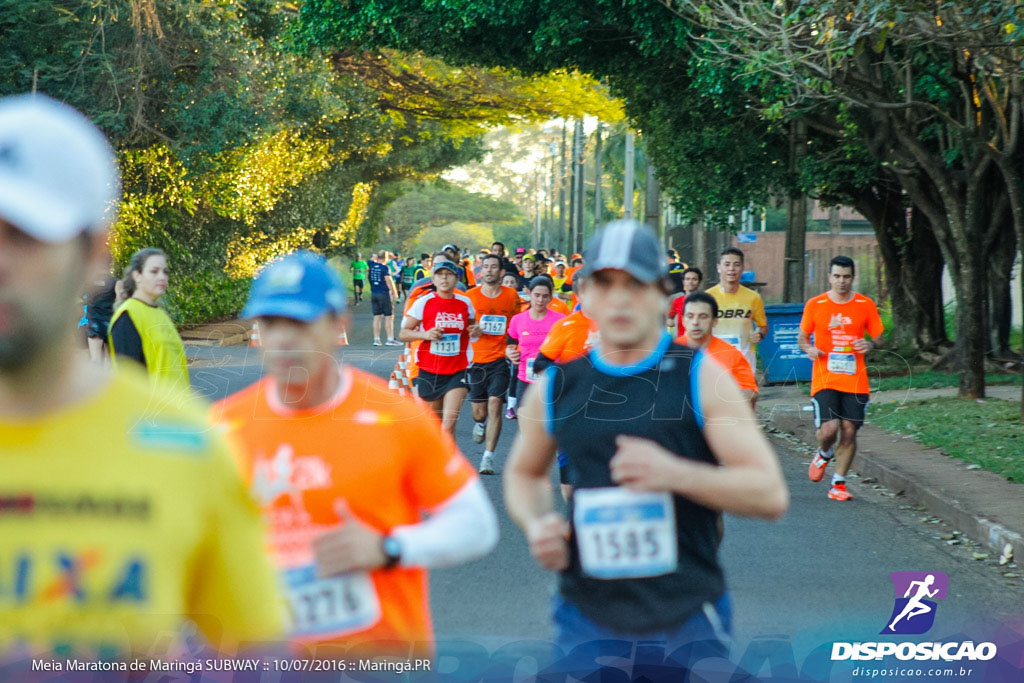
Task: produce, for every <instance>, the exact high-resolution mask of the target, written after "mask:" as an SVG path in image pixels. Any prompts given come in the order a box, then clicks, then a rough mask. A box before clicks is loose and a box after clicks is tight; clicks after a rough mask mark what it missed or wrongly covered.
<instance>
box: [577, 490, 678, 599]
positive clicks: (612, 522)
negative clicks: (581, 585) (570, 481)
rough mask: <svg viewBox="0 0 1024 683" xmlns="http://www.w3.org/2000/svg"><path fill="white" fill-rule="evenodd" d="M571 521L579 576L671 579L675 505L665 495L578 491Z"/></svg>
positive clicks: (674, 553)
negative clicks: (663, 576) (577, 550)
mask: <svg viewBox="0 0 1024 683" xmlns="http://www.w3.org/2000/svg"><path fill="white" fill-rule="evenodd" d="M573 505H574V511H573V522H574V525H575V531H576V542H577V547H578V548H579V553H580V564H581V566H582V568H583V572H584V573H585V574H587V575H588V576H591V577H593V578H596V579H626V578H645V577H651V576H660V575H662V574H671V573H672V572H674V571H676V568H677V566H678V557H677V542H678V541H677V536H676V517H675V505H674V503H673V501H672V496H671V495H670V494H668V493H666V492H660V493H654V492H652V493H637V492H633V491H628V490H626V489H624V488H621V487H618V486H613V487H607V488H595V489H578V490H577V491H576V492H575V493H574V494H573Z"/></svg>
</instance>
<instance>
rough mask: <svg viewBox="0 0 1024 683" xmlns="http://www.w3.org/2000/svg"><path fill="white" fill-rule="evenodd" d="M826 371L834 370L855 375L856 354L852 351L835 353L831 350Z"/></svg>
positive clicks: (842, 373) (841, 373)
mask: <svg viewBox="0 0 1024 683" xmlns="http://www.w3.org/2000/svg"><path fill="white" fill-rule="evenodd" d="M827 367H828V371H829V372H835V373H838V374H840V375H855V374H857V356H856V354H853V353H836V352H835V351H833V352H832V353H830V354H828V366H827Z"/></svg>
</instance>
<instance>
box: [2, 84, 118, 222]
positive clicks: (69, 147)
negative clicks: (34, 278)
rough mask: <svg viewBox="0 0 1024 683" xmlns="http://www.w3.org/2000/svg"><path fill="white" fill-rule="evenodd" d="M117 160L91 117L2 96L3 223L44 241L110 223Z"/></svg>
mask: <svg viewBox="0 0 1024 683" xmlns="http://www.w3.org/2000/svg"><path fill="white" fill-rule="evenodd" d="M119 196H120V184H119V182H118V173H117V162H116V160H115V158H114V151H113V150H112V149H111V147H110V144H109V143H108V142H107V139H106V138H105V137H104V136H103V133H101V132H100V130H99V128H97V127H96V126H95V125H93V123H92V122H91V121H89V119H87V118H86V117H85V116H83V115H82V114H81V113H79V112H78V111H77V110H75V109H73V108H72V107H69V106H68V105H66V104H61V103H60V102H57V101H56V100H53V99H50V98H49V97H46V96H45V95H17V96H14V97H4V98H0V218H3V219H4V220H6V221H7V222H9V223H11V224H13V225H15V226H17V228H18V229H19V230H22V231H24V232H25V233H27V234H29V235H31V236H32V237H34V238H36V239H38V240H41V241H44V242H66V241H67V240H69V239H71V238H73V237H75V236H76V235H78V234H79V233H81V232H82V231H83V230H89V231H93V232H101V231H103V230H105V229H106V228H107V226H108V225H109V224H110V223H111V222H112V221H113V219H114V216H115V214H116V211H117V205H116V202H117V199H118V197H119Z"/></svg>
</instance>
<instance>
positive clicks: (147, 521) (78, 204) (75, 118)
mask: <svg viewBox="0 0 1024 683" xmlns="http://www.w3.org/2000/svg"><path fill="white" fill-rule="evenodd" d="M118 196H119V192H118V178H117V170H116V165H115V161H114V153H113V151H112V150H111V149H110V146H109V145H108V144H107V142H106V140H105V139H104V138H103V135H102V133H100V131H99V130H98V129H96V127H95V126H93V125H92V124H91V123H90V122H89V121H88V120H87V119H86V118H85V117H84V116H82V115H81V114H79V113H78V112H77V111H75V110H73V109H71V108H70V107H67V106H65V105H63V104H59V103H58V102H55V101H53V100H51V99H49V98H46V97H43V96H35V97H30V96H22V97H12V98H7V99H3V100H0V462H3V475H2V482H3V483H2V487H3V491H2V492H0V495H2V496H3V499H2V504H0V509H3V510H4V511H5V513H6V514H3V515H2V517H0V519H2V520H3V532H2V533H0V557H3V558H5V563H13V564H9V565H8V566H16V567H18V569H17V570H16V571H17V572H18V576H20V578H19V579H14V575H11V574H6V578H5V579H4V580H3V585H4V588H3V589H2V590H0V660H3V659H4V658H5V655H6V654H7V653H9V652H10V648H11V646H12V645H15V644H17V645H21V646H27V647H28V649H29V650H30V651H32V652H34V653H37V654H39V655H42V654H44V653H47V652H49V653H53V652H55V651H63V652H65V653H69V654H70V653H72V652H73V653H75V655H76V656H79V657H81V658H83V659H89V658H95V657H99V656H103V657H104V658H107V659H112V658H119V659H126V658H129V657H130V656H131V654H132V653H138V654H143V653H145V652H149V651H150V648H151V647H153V646H155V645H158V644H159V643H158V642H157V638H158V637H160V638H166V634H168V633H170V634H174V633H176V632H178V631H179V629H180V628H181V626H182V625H183V622H184V621H185V620H186V619H191V620H192V621H194V622H195V623H197V624H198V625H199V626H200V628H201V629H202V630H203V632H204V634H205V635H206V637H207V638H208V639H209V640H210V642H211V643H212V644H213V645H214V646H216V647H219V648H220V649H222V650H225V651H231V650H232V649H233V648H234V646H235V644H237V643H238V642H241V641H259V640H266V639H270V638H274V637H276V636H277V635H278V634H279V633H280V630H281V627H282V625H283V616H284V610H283V603H282V601H281V600H280V596H279V593H278V589H277V584H276V581H275V580H274V578H273V574H272V573H271V570H270V565H269V562H268V559H267V558H266V556H265V554H264V552H263V539H262V537H261V533H260V525H259V518H258V514H257V511H256V508H255V506H254V505H253V504H252V502H251V500H250V499H249V498H248V496H247V495H246V493H245V490H244V488H243V486H242V482H241V479H240V478H239V476H238V471H237V469H236V467H235V464H234V463H233V462H232V458H231V455H230V453H229V452H228V449H227V447H226V445H225V443H224V442H223V441H222V440H221V438H220V437H219V436H218V435H217V432H216V431H215V430H214V429H213V428H212V427H211V426H210V424H209V423H208V422H207V421H206V418H205V415H204V412H203V410H202V408H200V407H198V406H193V405H192V401H191V399H190V398H189V397H188V396H187V395H186V394H185V393H181V392H177V391H170V390H167V389H165V388H164V387H162V386H160V387H155V386H151V385H150V383H149V382H148V381H147V379H146V376H145V375H144V374H143V373H142V371H141V370H135V369H132V368H131V367H119V368H117V369H116V370H111V368H109V367H107V366H103V365H100V364H97V363H91V362H89V360H88V358H87V357H86V356H85V355H84V354H80V353H76V349H75V345H76V344H75V342H76V335H75V329H74V318H73V316H74V308H73V304H74V302H75V300H76V298H77V297H78V293H79V292H80V291H82V288H83V287H84V285H85V283H86V282H91V281H93V280H94V279H95V277H96V275H98V274H100V273H102V272H104V271H105V270H106V269H107V263H108V254H107V247H106V243H107V228H108V226H109V225H110V222H111V220H112V218H113V215H114V209H115V208H116V207H115V205H116V202H117V200H118ZM12 506H13V507H12ZM4 675H5V676H7V677H10V678H11V679H12V680H21V676H20V675H19V674H18V673H16V672H15V671H12V670H10V669H5V672H4Z"/></svg>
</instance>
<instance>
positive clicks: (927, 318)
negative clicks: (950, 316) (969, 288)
mask: <svg viewBox="0 0 1024 683" xmlns="http://www.w3.org/2000/svg"><path fill="white" fill-rule="evenodd" d="M847 193H848V194H850V195H851V196H852V197H853V205H854V207H855V208H856V209H857V211H858V212H859V213H860V214H861V215H863V216H864V217H865V218H867V219H868V221H869V222H870V223H871V225H872V227H873V228H874V229H875V237H876V239H877V240H878V250H879V252H880V254H881V256H882V264H883V266H884V268H883V272H884V275H885V287H886V289H887V290H888V292H889V300H890V303H891V305H892V317H893V329H892V334H891V339H892V341H893V344H894V345H895V347H896V349H897V350H899V351H900V352H901V353H905V354H907V355H916V354H918V353H919V352H921V351H932V352H934V351H937V350H938V349H939V347H940V346H941V345H944V344H946V343H948V341H949V340H948V339H947V337H946V325H945V316H944V311H943V306H942V287H941V286H939V285H940V283H941V282H942V269H943V266H944V263H945V262H944V259H943V257H942V251H941V250H940V249H939V244H938V242H937V241H936V240H935V235H934V234H933V233H932V229H931V225H930V224H929V223H928V218H927V216H925V214H924V212H922V211H920V210H917V209H914V208H911V209H910V210H909V211H908V210H907V209H906V208H905V201H904V198H903V195H902V193H901V192H900V189H899V187H898V186H897V185H895V184H893V183H890V182H886V181H884V180H880V182H878V183H876V184H874V185H872V186H871V187H868V188H866V189H864V190H860V191H856V190H852V189H848V190H847ZM924 283H928V284H924Z"/></svg>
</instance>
